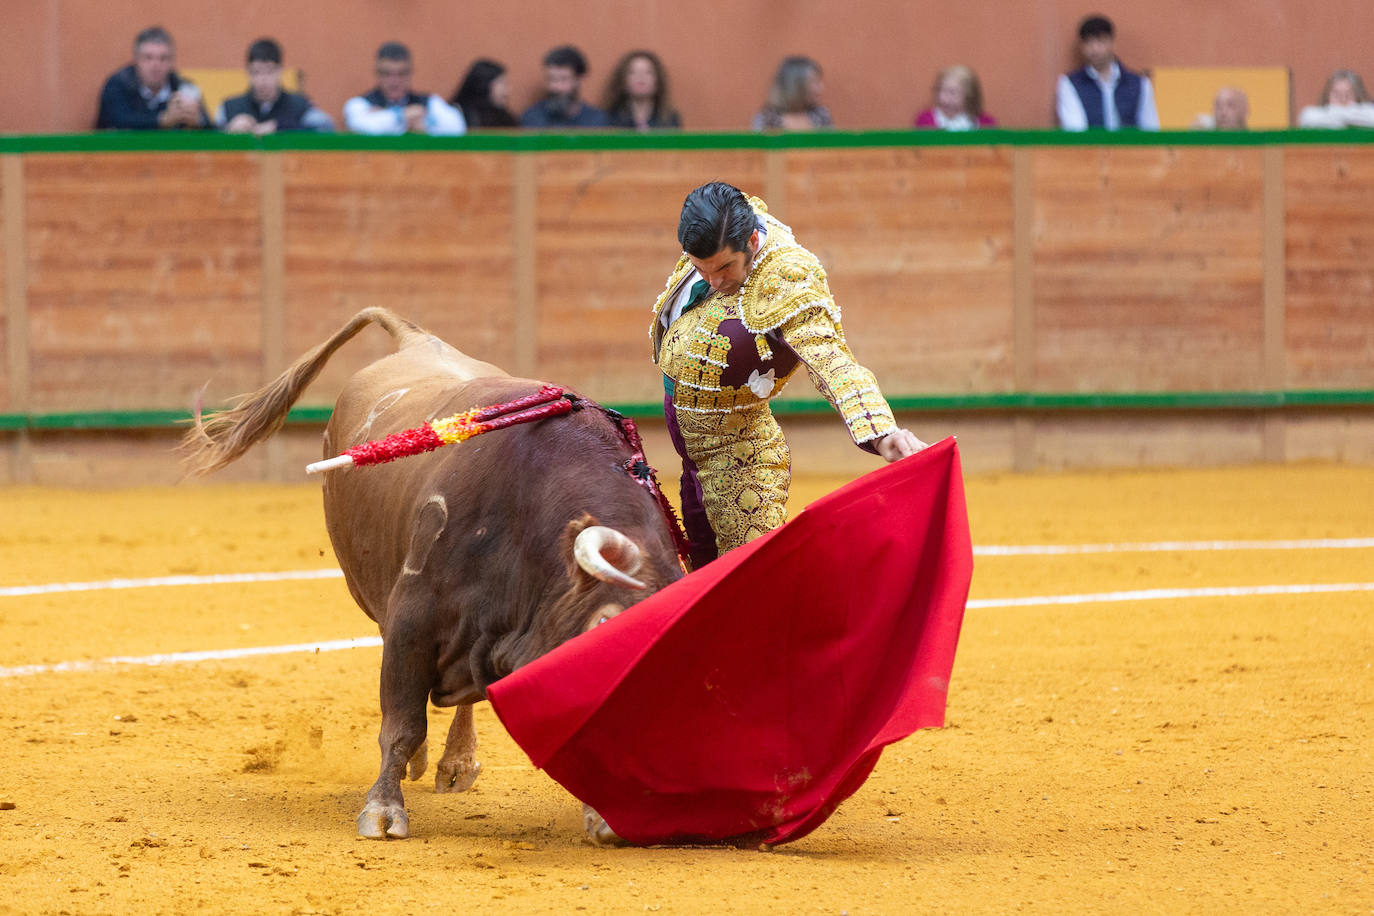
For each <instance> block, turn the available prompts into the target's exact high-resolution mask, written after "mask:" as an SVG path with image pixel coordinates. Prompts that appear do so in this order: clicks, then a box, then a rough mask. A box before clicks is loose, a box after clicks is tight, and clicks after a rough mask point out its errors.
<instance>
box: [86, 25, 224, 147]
mask: <svg viewBox="0 0 1374 916" xmlns="http://www.w3.org/2000/svg"><path fill="white" fill-rule="evenodd" d="M175 63H176V46H175V45H174V44H173V43H172V36H171V35H169V34H168V33H167V30H166V29H164V28H162V27H161V26H152V27H151V28H147V29H144V30H143V31H141V32H139V33H138V36H137V37H136V38H135V39H134V62H133V63H131V64H129V65H128V66H127V67H124V68H123V69H121V70H118V71H116V72H115V73H114V74H112V75H111V76H110V78H109V79H107V80H106V81H105V88H104V89H102V90H101V92H100V113H99V114H98V115H97V116H96V122H95V126H96V128H97V129H102V128H116V129H124V130H158V129H167V128H176V127H191V128H201V127H209V126H210V118H209V116H208V115H207V114H206V112H205V105H204V103H203V102H202V101H201V96H200V90H199V89H197V88H196V87H195V85H194V84H192V83H189V82H187V81H186V80H183V79H182V78H181V77H180V76H179V75H177V72H176V69H175Z"/></svg>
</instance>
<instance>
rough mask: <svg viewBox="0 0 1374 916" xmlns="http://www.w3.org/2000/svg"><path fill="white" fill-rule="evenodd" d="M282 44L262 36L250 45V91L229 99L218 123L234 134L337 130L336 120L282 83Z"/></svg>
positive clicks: (224, 105)
mask: <svg viewBox="0 0 1374 916" xmlns="http://www.w3.org/2000/svg"><path fill="white" fill-rule="evenodd" d="M281 60H282V55H281V45H279V44H277V43H276V42H275V41H273V40H272V39H270V38H259V39H258V40H257V41H255V42H253V43H252V44H251V45H249V46H248V63H247V66H248V91H247V92H245V93H244V94H243V95H236V96H234V97H233V98H228V99H225V100H224V101H223V102H222V103H221V104H220V106H219V110H218V111H216V112H215V124H216V125H218V127H219V128H220V130H223V131H225V132H226V133H231V134H247V133H253V134H257V135H259V136H261V135H263V134H274V133H276V132H277V131H289V130H315V131H332V130H334V120H333V118H331V117H329V115H327V114H325V113H324V112H323V111H321V110H320V109H318V108H316V107H315V106H314V105H312V104H311V103H310V100H309V99H307V98H306V97H305V96H303V95H297V94H296V93H294V92H287V91H286V90H285V88H283V87H282V84H281Z"/></svg>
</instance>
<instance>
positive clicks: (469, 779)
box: [434, 758, 482, 794]
mask: <svg viewBox="0 0 1374 916" xmlns="http://www.w3.org/2000/svg"><path fill="white" fill-rule="evenodd" d="M481 772H482V764H480V763H478V762H477V761H476V760H473V759H471V758H469V759H467V760H459V761H457V762H449V761H448V760H440V761H439V766H438V767H436V768H435V770H434V791H435V792H438V793H441V794H442V793H445V792H466V791H467V790H468V789H471V788H472V784H473V783H474V782H476V781H477V775H478V774H479V773H481Z"/></svg>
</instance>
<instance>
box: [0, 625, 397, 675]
mask: <svg viewBox="0 0 1374 916" xmlns="http://www.w3.org/2000/svg"><path fill="white" fill-rule="evenodd" d="M381 644H382V638H381V637H380V636H356V637H354V638H353V639H334V640H330V641H327V642H302V643H295V644H293V645H287V646H252V647H250V648H246V649H208V650H206V651H203V652H169V653H166V654H162V655H113V656H111V657H109V658H98V659H91V660H88V661H75V662H58V663H56V664H53V665H19V666H18V667H15V668H0V680H3V679H4V678H10V677H26V676H28V675H32V674H48V673H52V672H71V671H99V670H101V669H102V668H112V667H114V666H116V665H147V666H150V667H156V666H158V665H184V664H187V663H190V662H214V661H224V660H226V659H235V658H252V657H253V656H258V655H290V654H292V653H296V652H338V651H340V650H342V649H365V648H372V647H374V646H380V645H381Z"/></svg>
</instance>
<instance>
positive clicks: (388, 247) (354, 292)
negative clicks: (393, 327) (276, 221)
mask: <svg viewBox="0 0 1374 916" xmlns="http://www.w3.org/2000/svg"><path fill="white" fill-rule="evenodd" d="M283 169H284V171H285V184H286V187H285V196H286V220H285V236H286V241H285V248H286V256H285V257H286V281H285V289H286V301H287V302H288V303H290V306H289V309H288V311H287V322H286V350H287V358H288V360H291V359H295V358H296V357H297V356H298V355H300V354H301V353H304V352H305V351H307V350H309V349H310V348H311V347H314V346H315V345H317V344H319V343H320V342H321V341H323V340H325V339H326V338H327V337H329V336H330V335H332V334H333V333H334V332H335V331H337V330H338V329H339V328H340V327H342V326H343V325H344V323H345V322H347V321H348V319H349V318H351V317H352V316H353V315H354V314H356V313H357V312H358V311H359V310H361V309H363V308H365V307H368V306H385V307H387V308H390V309H393V310H395V311H396V312H398V313H400V314H401V315H403V316H405V317H406V318H409V319H411V320H412V321H415V322H417V323H419V324H421V325H423V326H424V327H426V328H428V329H429V330H430V331H433V332H434V333H435V334H437V335H439V336H440V337H442V338H444V339H445V340H447V341H448V342H449V343H451V344H453V345H454V346H456V347H458V348H459V349H461V350H464V351H466V352H468V353H470V354H471V355H473V356H474V357H477V358H479V359H484V360H487V361H490V362H493V363H496V364H497V365H500V366H502V367H509V366H511V365H512V364H513V362H514V353H515V346H514V339H513V334H512V331H513V329H514V316H513V312H514V305H515V291H514V279H513V276H514V255H513V253H512V245H511V236H512V213H513V210H514V207H513V174H512V156H510V155H509V154H504V153H492V154H485V153H481V154H479V153H290V154H284V155H283ZM392 350H393V347H392V343H391V340H390V338H388V337H387V336H386V334H384V333H382V332H381V331H379V330H375V329H374V330H369V331H365V332H364V333H363V334H361V335H359V337H358V338H357V339H356V340H355V341H354V342H352V343H350V344H349V345H348V347H346V348H345V350H344V351H342V352H341V353H340V354H339V355H338V356H336V357H335V358H334V359H333V360H332V361H331V362H330V363H329V365H327V366H326V367H325V370H324V372H322V373H321V375H320V378H319V379H318V380H317V381H316V382H315V383H314V384H313V385H312V386H311V388H310V391H309V392H308V393H307V395H306V399H305V400H306V402H307V403H312V404H320V403H324V404H327V403H332V402H333V401H334V399H335V397H336V396H337V394H338V390H339V388H340V387H341V386H342V384H343V382H344V381H345V380H346V379H347V378H348V376H350V375H352V374H353V372H355V371H356V370H357V369H359V368H360V367H362V366H363V365H365V364H366V363H368V362H370V361H371V360H374V359H377V358H380V357H382V356H384V355H386V354H388V353H390V352H392Z"/></svg>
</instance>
